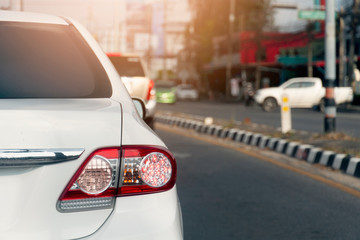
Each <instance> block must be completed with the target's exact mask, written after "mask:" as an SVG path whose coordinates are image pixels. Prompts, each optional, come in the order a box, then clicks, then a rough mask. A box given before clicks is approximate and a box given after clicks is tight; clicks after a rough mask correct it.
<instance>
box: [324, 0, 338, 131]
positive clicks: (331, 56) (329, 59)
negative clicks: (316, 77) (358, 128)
mask: <svg viewBox="0 0 360 240" xmlns="http://www.w3.org/2000/svg"><path fill="white" fill-rule="evenodd" d="M325 24H326V25H325V88H326V90H325V118H324V130H325V133H331V132H335V129H336V124H335V123H336V105H335V99H334V86H335V79H336V60H335V59H336V37H335V0H327V1H326V22H325Z"/></svg>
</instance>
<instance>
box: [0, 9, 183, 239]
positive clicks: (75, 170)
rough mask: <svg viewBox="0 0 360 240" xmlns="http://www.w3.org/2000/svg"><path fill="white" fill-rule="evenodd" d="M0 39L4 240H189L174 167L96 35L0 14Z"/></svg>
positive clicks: (54, 19) (45, 19) (62, 21)
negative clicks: (184, 234)
mask: <svg viewBox="0 0 360 240" xmlns="http://www.w3.org/2000/svg"><path fill="white" fill-rule="evenodd" d="M0 35H1V38H0V52H1V54H0V62H1V64H0V73H1V77H0V118H1V125H0V132H1V136H2V137H1V139H0V186H1V189H2V191H3V194H2V195H1V198H0V212H1V214H0V239H26V240H49V239H85V240H100V239H108V240H111V239H124V240H126V239H132V240H134V239H154V240H155V239H156V240H158V239H163V240H168V239H183V234H182V219H181V211H180V205H179V202H178V196H177V190H176V185H175V182H176V171H177V170H176V162H175V159H174V157H173V155H172V154H171V152H170V151H169V150H168V149H167V148H166V146H165V144H164V143H163V142H162V140H161V139H159V137H158V136H157V135H156V134H155V133H154V132H153V131H151V130H150V129H149V127H148V126H146V124H145V123H144V121H143V120H142V119H141V117H144V116H143V114H141V115H140V113H141V112H144V111H145V105H144V103H142V101H141V100H139V99H138V100H132V99H131V97H130V96H129V94H128V91H127V90H126V88H125V86H124V84H123V83H122V82H121V80H120V77H119V75H118V73H117V72H116V69H115V68H114V66H113V65H112V64H111V62H110V60H109V58H108V57H107V56H106V55H105V54H104V53H103V51H102V49H101V48H100V46H99V45H98V44H97V42H96V40H95V39H93V37H92V36H91V34H90V33H89V32H87V31H86V29H85V28H84V27H82V26H81V25H80V24H79V23H77V22H76V21H74V20H71V19H68V18H64V17H58V16H52V15H43V14H34V13H25V12H12V11H0ZM134 103H136V106H137V107H139V108H138V109H139V111H137V110H136V108H135V106H134ZM139 229H140V230H141V231H139Z"/></svg>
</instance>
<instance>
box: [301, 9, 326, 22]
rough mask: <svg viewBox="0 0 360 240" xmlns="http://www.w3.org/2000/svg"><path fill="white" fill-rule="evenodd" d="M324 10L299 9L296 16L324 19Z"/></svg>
mask: <svg viewBox="0 0 360 240" xmlns="http://www.w3.org/2000/svg"><path fill="white" fill-rule="evenodd" d="M325 16H326V14H325V11H321V10H300V11H299V12H298V17H299V18H300V19H307V20H325Z"/></svg>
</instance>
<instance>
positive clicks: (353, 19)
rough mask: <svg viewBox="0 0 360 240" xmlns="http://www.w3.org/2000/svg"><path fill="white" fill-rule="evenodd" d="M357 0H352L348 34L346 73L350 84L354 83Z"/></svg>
mask: <svg viewBox="0 0 360 240" xmlns="http://www.w3.org/2000/svg"><path fill="white" fill-rule="evenodd" d="M359 2H360V1H359V0H354V3H353V8H352V17H351V34H350V50H349V65H348V74H349V79H350V86H352V85H353V83H354V57H355V35H356V27H357V22H358V21H357V18H358V14H359V11H358V9H359Z"/></svg>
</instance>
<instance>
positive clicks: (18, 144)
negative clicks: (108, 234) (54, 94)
mask: <svg viewBox="0 0 360 240" xmlns="http://www.w3.org/2000/svg"><path fill="white" fill-rule="evenodd" d="M0 119H1V120H0V122H1V124H0V132H1V133H2V136H3V137H2V138H1V139H0V185H1V186H2V190H3V194H2V197H1V198H0V212H1V214H0V239H74V238H81V237H85V236H88V235H90V234H92V233H94V232H95V231H96V230H97V229H98V228H99V227H100V226H101V225H102V224H103V223H104V222H105V221H106V219H107V218H108V217H109V215H110V214H111V211H112V209H102V210H94V211H85V212H76V213H61V212H59V211H58V210H57V208H56V206H57V201H58V199H59V196H60V195H61V193H62V192H63V190H64V188H65V187H66V185H67V184H68V182H69V181H70V179H71V177H72V176H73V175H74V173H75V172H76V171H77V169H78V168H79V167H80V165H81V164H82V163H83V161H84V160H85V159H86V158H87V157H88V156H89V155H90V153H91V152H93V151H94V150H96V149H98V148H102V147H110V146H114V147H118V146H120V143H121V107H120V104H119V103H117V102H115V101H112V100H110V99H66V100H62V99H42V100H41V99H39V100H35V99H2V100H0ZM44 161H45V162H46V163H44ZM54 161H55V162H54ZM12 164H13V165H12Z"/></svg>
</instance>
